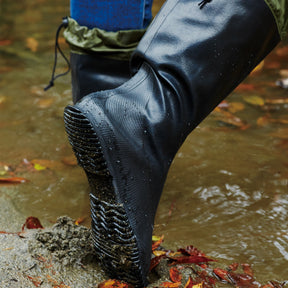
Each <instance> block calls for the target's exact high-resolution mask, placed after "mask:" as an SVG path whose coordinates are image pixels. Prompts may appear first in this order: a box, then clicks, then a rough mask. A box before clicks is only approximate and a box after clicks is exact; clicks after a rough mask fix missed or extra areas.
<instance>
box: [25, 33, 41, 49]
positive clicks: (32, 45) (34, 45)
mask: <svg viewBox="0 0 288 288" xmlns="http://www.w3.org/2000/svg"><path fill="white" fill-rule="evenodd" d="M38 45H39V43H38V41H37V40H36V39H35V38H33V37H28V38H26V47H28V48H29V49H30V50H31V51H32V52H36V51H37V49H38Z"/></svg>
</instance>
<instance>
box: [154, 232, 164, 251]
mask: <svg viewBox="0 0 288 288" xmlns="http://www.w3.org/2000/svg"><path fill="white" fill-rule="evenodd" d="M163 239H164V235H162V236H161V238H160V239H159V240H158V241H155V242H153V243H152V251H154V250H156V249H157V248H158V247H159V246H160V245H161V243H162V242H163Z"/></svg>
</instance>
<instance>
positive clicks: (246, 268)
mask: <svg viewBox="0 0 288 288" xmlns="http://www.w3.org/2000/svg"><path fill="white" fill-rule="evenodd" d="M241 266H242V269H243V271H244V273H246V274H247V275H249V276H253V271H252V268H251V267H250V265H249V264H241Z"/></svg>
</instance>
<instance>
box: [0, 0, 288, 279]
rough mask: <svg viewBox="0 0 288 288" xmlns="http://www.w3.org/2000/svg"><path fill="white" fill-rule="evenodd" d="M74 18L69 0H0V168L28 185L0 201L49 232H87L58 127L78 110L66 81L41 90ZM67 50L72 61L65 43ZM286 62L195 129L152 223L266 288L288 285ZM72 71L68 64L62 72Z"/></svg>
mask: <svg viewBox="0 0 288 288" xmlns="http://www.w3.org/2000/svg"><path fill="white" fill-rule="evenodd" d="M156 4H157V3H156ZM66 15H69V2H68V1H66V0H65V1H64V0H62V1H56V0H50V1H47V0H37V1H36V0H24V1H7V0H2V1H1V2H0V133H1V134H0V135H1V136H0V155H1V157H0V162H1V163H0V164H1V167H0V170H1V171H0V172H1V173H2V174H5V171H6V172H7V169H8V168H7V167H8V166H9V167H11V171H14V174H15V176H18V177H24V178H26V179H28V180H29V182H26V183H22V184H18V185H2V186H0V195H1V196H2V195H6V196H7V197H9V199H10V201H11V202H12V203H13V204H14V206H15V207H16V208H17V210H18V211H19V212H20V213H22V214H23V221H25V218H26V217H28V216H31V215H33V216H36V217H38V218H39V219H41V221H42V222H43V223H44V225H49V223H51V222H52V223H53V222H55V220H56V218H57V217H58V216H60V215H68V216H70V217H72V218H74V219H77V218H80V217H86V218H85V220H84V222H83V223H84V224H86V225H87V226H89V221H90V220H89V200H88V190H89V189H88V185H87V182H86V178H85V175H84V173H83V172H82V170H81V169H80V168H79V167H77V166H76V165H75V160H74V159H73V153H72V151H71V148H70V145H69V143H68V140H67V137H66V135H65V131H64V125H63V119H62V117H63V116H62V113H63V109H64V107H65V106H66V105H68V104H71V86H70V77H69V76H65V77H62V78H59V79H58V80H57V81H56V86H55V87H53V88H51V89H50V90H48V91H47V92H44V91H43V88H44V87H45V86H46V85H47V84H48V82H49V80H50V76H51V71H52V64H53V60H54V39H55V32H56V29H57V27H58V25H59V24H60V23H61V19H62V17H63V16H66ZM60 45H61V46H62V47H63V50H64V51H65V53H66V54H67V55H69V48H68V46H67V45H66V44H65V43H64V40H63V38H62V37H61V38H60ZM287 55H288V47H287V46H285V45H284V44H281V45H280V46H279V47H277V48H276V49H275V50H274V51H273V53H272V54H271V55H270V56H269V57H268V58H267V59H265V62H264V66H263V67H262V68H261V67H260V69H259V71H257V72H255V73H253V74H252V75H251V76H249V78H248V79H247V80H246V81H245V84H244V85H242V86H241V87H240V88H239V89H238V90H236V91H235V92H233V93H232V94H231V95H230V96H229V97H228V98H227V102H225V103H224V104H222V105H221V107H220V108H218V110H217V111H214V112H213V113H212V114H211V115H210V116H209V117H208V118H207V119H206V120H205V121H204V122H203V123H201V125H200V126H199V127H197V128H196V129H195V130H194V131H193V132H192V133H191V135H190V136H189V137H188V139H187V141H186V142H185V143H184V145H183V147H182V148H181V150H180V151H179V153H178V154H177V156H176V158H175V161H174V163H173V165H172V167H171V170H170V173H169V176H168V179H167V182H166V185H165V189H164V193H163V196H162V199H161V203H160V205H159V209H158V213H157V217H156V222H155V234H157V235H162V234H163V235H164V236H165V245H167V246H169V247H171V248H177V247H180V246H181V247H183V246H185V245H190V244H192V245H194V246H196V247H197V248H198V249H200V250H202V251H204V252H205V253H206V254H207V255H209V256H211V257H215V258H217V259H219V260H220V261H222V262H227V264H230V263H233V262H239V263H246V262H247V263H249V264H251V265H252V268H253V270H254V272H255V276H256V279H257V280H258V281H259V282H266V281H268V280H271V279H275V280H278V281H284V280H287V279H288V215H287V214H288V193H287V192H288V160H287V155H288V116H287V111H288V101H287V99H288V98H287V96H288V90H285V89H283V88H280V87H278V86H276V85H275V82H276V81H277V80H279V79H281V78H288V56H287ZM65 69H66V66H65V62H64V61H63V59H62V58H61V57H60V59H59V65H58V70H57V71H58V72H63V71H65ZM231 107H232V108H231ZM233 109H234V110H233ZM168 133H169V132H168ZM32 168H33V169H32ZM9 169H10V168H9ZM8 172H9V171H8ZM3 176H5V175H3ZM6 176H7V175H6ZM1 177H2V176H1ZM0 213H1V212H0ZM0 217H1V215H0ZM11 221H13V219H11ZM19 227H21V223H19ZM0 230H1V227H0Z"/></svg>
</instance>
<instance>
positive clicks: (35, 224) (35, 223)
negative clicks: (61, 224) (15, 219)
mask: <svg viewBox="0 0 288 288" xmlns="http://www.w3.org/2000/svg"><path fill="white" fill-rule="evenodd" d="M25 226H26V228H27V229H39V228H41V229H43V228H44V227H43V226H42V225H41V223H40V220H39V219H38V218H36V217H33V216H30V217H28V218H27V219H26V221H25V223H24V224H23V226H22V231H23V230H24V227H25Z"/></svg>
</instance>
